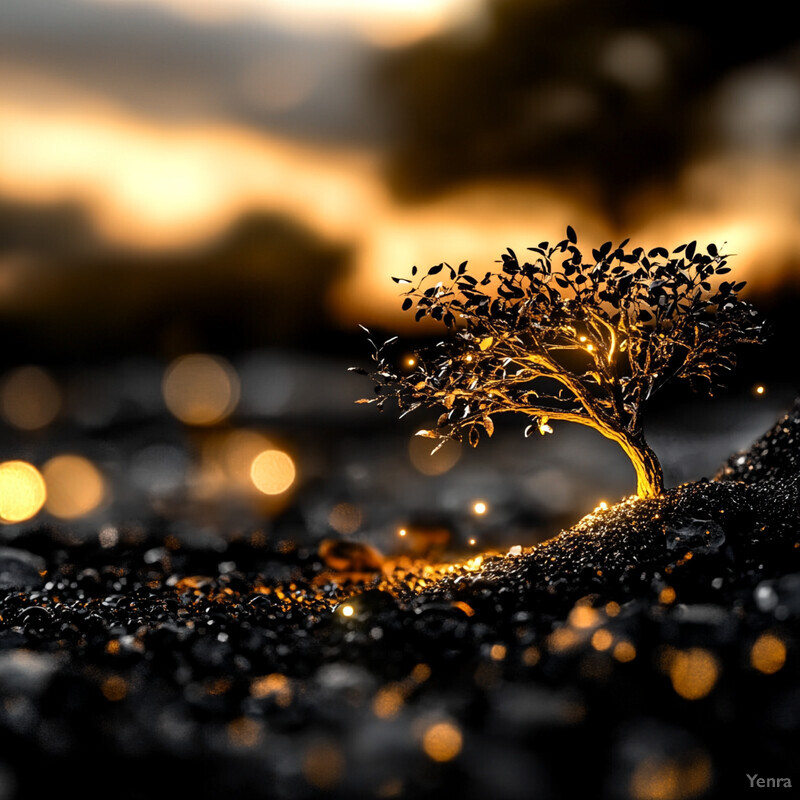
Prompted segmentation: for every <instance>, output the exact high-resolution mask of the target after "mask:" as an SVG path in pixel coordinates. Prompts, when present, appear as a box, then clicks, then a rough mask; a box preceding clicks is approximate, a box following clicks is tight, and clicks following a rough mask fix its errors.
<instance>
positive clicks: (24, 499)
mask: <svg viewBox="0 0 800 800" xmlns="http://www.w3.org/2000/svg"><path fill="white" fill-rule="evenodd" d="M46 498H47V487H46V485H45V482H44V478H42V475H41V473H40V472H39V470H38V469H36V467H34V466H33V465H32V464H28V462H27V461H6V462H4V463H2V464H0V522H5V523H14V522H23V521H24V520H26V519H30V518H31V517H34V516H36V514H38V513H39V511H40V510H41V508H42V506H43V505H44V502H45V500H46Z"/></svg>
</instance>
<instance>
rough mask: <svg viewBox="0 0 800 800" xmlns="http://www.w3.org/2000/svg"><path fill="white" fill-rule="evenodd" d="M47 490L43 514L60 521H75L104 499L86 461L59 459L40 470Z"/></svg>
mask: <svg viewBox="0 0 800 800" xmlns="http://www.w3.org/2000/svg"><path fill="white" fill-rule="evenodd" d="M42 476H43V478H44V482H45V485H46V486H47V499H46V501H45V504H44V505H45V510H46V511H48V512H49V513H50V514H52V515H53V516H54V517H59V518H60V519H77V518H79V517H83V516H85V515H86V514H89V513H91V512H92V511H94V510H95V509H97V508H98V507H99V506H100V505H101V504H102V502H103V500H104V499H105V496H106V483H105V480H104V479H103V476H102V474H101V473H100V471H99V470H98V469H97V467H95V465H94V464H92V462H91V461H89V460H88V459H86V458H83V456H78V455H70V454H67V455H59V456H55V457H54V458H51V459H50V460H49V461H48V462H47V463H46V464H45V465H44V466H43V467H42Z"/></svg>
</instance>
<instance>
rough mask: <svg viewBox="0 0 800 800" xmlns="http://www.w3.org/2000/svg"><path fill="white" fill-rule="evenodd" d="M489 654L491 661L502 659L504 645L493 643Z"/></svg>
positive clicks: (504, 651)
mask: <svg viewBox="0 0 800 800" xmlns="http://www.w3.org/2000/svg"><path fill="white" fill-rule="evenodd" d="M489 655H490V656H491V658H492V661H502V660H503V659H504V658H505V657H506V646H505V645H502V644H493V645H492V649H491V650H490V651H489Z"/></svg>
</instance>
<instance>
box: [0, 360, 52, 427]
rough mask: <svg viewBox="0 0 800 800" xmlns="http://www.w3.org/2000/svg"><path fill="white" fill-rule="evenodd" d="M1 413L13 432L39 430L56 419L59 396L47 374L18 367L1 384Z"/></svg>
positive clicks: (31, 367)
mask: <svg viewBox="0 0 800 800" xmlns="http://www.w3.org/2000/svg"><path fill="white" fill-rule="evenodd" d="M0 409H2V414H3V416H4V417H5V418H6V421H7V422H9V423H10V424H11V425H13V426H14V427H15V428H20V429H22V430H26V431H33V430H38V429H39V428H44V427H46V426H47V425H49V424H50V423H51V422H52V421H53V420H54V419H55V418H56V416H57V415H58V412H59V410H60V409H61V392H60V390H59V388H58V385H57V384H56V382H55V381H54V380H53V378H52V377H51V376H50V375H49V373H47V372H46V371H45V370H43V369H41V368H40V367H36V366H26V367H19V368H18V369H15V370H14V371H13V372H10V373H9V374H8V375H7V376H6V377H5V379H4V380H3V384H2V387H1V388H0Z"/></svg>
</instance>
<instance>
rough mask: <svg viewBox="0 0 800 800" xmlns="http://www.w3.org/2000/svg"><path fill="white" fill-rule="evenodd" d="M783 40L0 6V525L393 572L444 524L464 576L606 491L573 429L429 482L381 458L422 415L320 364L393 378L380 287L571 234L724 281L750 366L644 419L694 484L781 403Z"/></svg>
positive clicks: (416, 333)
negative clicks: (680, 261)
mask: <svg viewBox="0 0 800 800" xmlns="http://www.w3.org/2000/svg"><path fill="white" fill-rule="evenodd" d="M786 13H787V12H785V11H783V10H779V7H778V5H777V4H776V3H773V2H771V1H769V0H768V2H766V3H762V4H761V5H760V6H759V8H758V14H757V15H754V14H748V18H747V19H746V20H745V19H741V20H736V19H725V20H724V21H723V20H720V18H719V14H718V13H717V12H716V11H715V10H714V9H712V8H711V7H709V8H708V9H706V8H705V7H703V6H702V5H698V4H697V3H687V2H682V1H680V2H673V3H670V4H652V3H640V2H634V0H622V1H621V2H620V1H617V2H613V3H612V2H605V0H603V1H601V2H597V0H592V1H591V2H590V1H589V0H571V2H547V1H545V0H536V2H530V1H529V0H402V1H401V0H385V1H383V2H382V1H381V0H371V1H370V2H367V0H341V2H323V1H322V0H4V3H3V6H2V9H0V106H2V114H0V211H1V213H0V337H2V345H3V346H2V348H1V349H0V461H2V462H9V461H11V462H17V461H22V462H24V463H25V464H26V465H30V467H32V468H33V472H31V471H30V470H28V468H27V467H19V466H18V465H17V466H16V467H14V468H12V469H10V470H8V471H5V472H4V471H3V470H2V468H1V467H0V489H2V492H0V493H5V495H4V496H5V497H6V498H11V499H10V500H4V501H3V503H4V505H3V507H2V508H0V516H3V518H4V522H5V526H4V529H3V531H0V533H5V534H6V535H7V537H12V536H13V534H14V532H15V531H18V530H20V529H24V528H25V527H26V526H32V525H37V524H40V523H41V522H42V521H48V522H51V523H54V524H59V525H60V524H64V525H68V526H70V529H71V530H72V531H73V532H80V531H81V530H86V531H87V532H92V533H94V534H96V532H97V531H100V532H101V535H102V532H103V531H106V532H107V535H109V536H110V535H111V534H110V533H108V532H109V531H113V529H114V526H116V525H118V524H120V523H122V522H125V521H127V520H140V521H146V518H147V515H148V514H152V515H155V516H157V517H159V518H160V519H167V520H168V521H169V524H172V525H175V526H188V527H191V528H193V529H196V531H197V535H198V536H201V535H203V534H204V532H207V533H209V534H211V533H215V534H217V533H219V532H220V531H223V532H224V531H230V530H232V529H233V528H235V527H236V526H243V525H245V526H246V525H251V524H253V525H259V526H263V527H265V528H267V529H270V528H275V529H277V530H279V531H280V533H281V535H285V536H287V537H291V538H295V539H298V538H299V539H303V538H306V539H309V540H314V539H316V538H319V537H321V536H327V535H331V534H335V535H341V536H347V537H362V538H365V539H369V540H370V541H372V542H373V543H375V544H378V545H379V546H380V547H382V548H384V549H393V548H397V547H399V546H405V547H413V546H414V545H413V531H414V529H415V526H418V527H420V528H421V529H424V530H426V531H428V532H430V531H431V530H436V529H437V528H438V527H442V529H443V530H445V538H444V540H442V541H449V543H450V545H452V546H455V547H463V548H470V547H472V548H480V547H482V546H486V547H489V546H491V545H492V544H494V543H503V544H505V543H513V544H516V543H522V544H527V543H531V542H533V541H536V540H538V539H541V538H543V537H544V536H546V535H549V534H550V533H552V532H554V531H556V530H557V529H558V527H559V526H560V525H564V524H569V523H570V522H572V521H574V520H575V519H577V518H579V517H580V516H582V515H583V514H584V513H586V512H588V511H590V510H591V509H592V508H593V507H594V506H595V505H597V503H598V502H600V501H601V500H604V501H607V502H613V501H615V500H617V499H619V498H620V497H622V496H624V495H627V494H630V493H631V492H632V491H633V472H632V469H631V468H630V467H629V466H628V465H627V464H626V462H625V459H624V456H622V454H621V453H618V452H617V451H616V449H615V447H614V446H613V445H611V444H610V443H608V442H606V441H605V440H603V439H602V438H601V437H599V436H598V435H596V434H594V433H593V432H591V431H585V430H582V429H581V430H577V431H576V430H572V429H570V428H568V427H559V428H558V429H557V430H556V433H555V435H554V436H552V437H545V438H538V437H537V439H536V440H535V441H534V440H529V441H526V440H524V439H523V438H522V436H521V429H522V427H523V426H522V425H519V424H514V423H513V422H512V421H508V424H503V425H500V426H499V430H498V434H497V436H496V437H495V439H493V440H492V441H491V442H488V443H484V444H483V445H482V446H481V447H480V448H478V449H477V450H475V451H469V452H467V451H466V450H464V449H462V448H459V447H458V446H457V445H453V446H452V447H447V448H445V449H444V450H442V451H440V453H439V454H438V455H437V457H436V458H434V459H432V458H431V457H430V456H429V455H428V452H427V449H426V448H428V449H429V445H430V442H426V441H425V440H421V441H420V440H414V439H413V438H412V436H411V434H412V433H413V431H414V430H416V429H417V428H419V427H426V425H427V424H430V420H429V419H426V418H425V416H424V415H421V416H419V417H417V419H412V420H403V421H402V423H398V422H397V421H396V420H394V419H393V418H392V416H391V414H386V413H385V414H383V415H378V414H377V412H376V411H375V410H374V409H373V408H372V407H369V406H367V407H364V406H358V405H355V404H354V402H353V401H354V400H356V399H357V398H359V397H362V396H368V395H369V393H370V389H371V387H370V386H369V384H368V382H366V379H363V378H360V377H359V376H356V375H354V374H352V373H348V372H347V371H346V368H347V367H348V366H351V365H361V366H363V365H366V361H367V357H368V354H369V349H368V346H367V345H366V342H365V339H364V336H363V334H362V332H361V331H360V330H359V328H358V324H359V323H361V324H364V325H366V326H368V327H369V328H370V329H373V330H375V331H376V332H377V335H380V336H384V338H388V337H389V336H391V335H394V334H395V333H399V334H401V341H402V342H403V343H404V345H403V346H405V347H407V349H408V351H410V349H411V348H412V347H413V346H414V345H415V343H417V342H418V340H419V339H420V337H422V336H428V335H435V331H433V330H431V329H430V328H424V327H421V326H417V325H415V324H414V322H413V315H411V314H403V313H401V312H400V303H399V300H398V287H397V285H396V284H395V283H394V282H392V281H391V276H393V275H405V274H407V273H408V272H409V270H410V268H411V266H412V265H415V264H417V265H419V266H420V267H426V266H430V265H431V264H434V263H438V262H440V261H442V260H445V261H449V262H453V263H459V262H461V261H463V260H469V261H470V263H471V264H473V265H474V266H475V268H476V269H478V270H485V269H488V268H490V267H491V265H492V262H493V260H494V259H495V258H497V257H499V254H500V252H502V250H503V249H504V248H505V247H507V246H510V247H513V248H514V249H516V250H517V251H518V252H524V249H525V247H527V246H530V245H535V244H537V243H538V242H539V241H541V240H543V239H549V240H550V241H556V240H558V239H559V238H561V237H562V236H563V231H564V229H565V227H566V225H567V224H571V225H572V226H573V227H574V228H575V229H576V230H577V231H578V236H579V240H580V242H581V243H583V244H585V245H586V246H587V248H588V247H591V246H597V245H598V244H599V243H602V242H603V241H605V240H606V239H613V240H614V241H620V240H622V239H624V238H630V239H631V240H632V241H633V242H634V243H636V244H641V245H643V246H645V247H654V246H666V247H669V248H671V247H674V246H676V245H678V244H681V243H683V242H687V241H690V240H692V239H697V240H699V242H700V243H701V244H705V243H707V242H715V243H717V244H718V245H722V244H723V243H725V242H727V249H728V251H729V252H732V253H735V254H736V257H735V259H734V260H733V262H732V263H733V266H734V267H735V269H736V272H735V273H734V274H735V275H737V276H739V277H740V278H744V279H746V280H747V281H748V288H747V289H746V290H745V293H744V294H745V296H746V297H747V298H748V299H751V300H752V301H753V302H754V303H755V304H756V305H758V307H759V308H760V309H762V310H763V312H764V313H765V315H766V316H767V317H768V319H769V320H770V323H771V327H772V330H773V334H772V337H771V339H770V341H769V343H768V344H767V345H766V346H765V347H764V348H762V349H761V350H760V351H759V352H747V353H745V354H744V357H743V359H742V365H741V370H740V371H739V372H738V373H737V374H736V375H735V376H732V379H731V382H730V385H729V386H728V388H727V389H726V390H724V391H722V392H721V393H720V394H719V396H718V397H717V398H716V399H715V400H714V401H712V402H709V401H706V400H701V399H698V398H692V397H691V396H690V395H689V393H688V389H687V390H686V392H685V393H681V392H676V393H674V395H670V396H668V397H667V398H664V399H663V400H662V401H661V403H660V404H659V406H658V407H657V408H656V409H655V410H654V413H653V416H652V419H651V424H650V426H649V427H648V431H649V433H650V435H651V439H652V443H653V445H654V447H655V449H656V450H657V451H658V452H659V454H660V455H661V457H662V459H663V461H664V465H665V469H666V477H667V482H668V485H674V484H676V483H679V482H681V481H684V480H693V479H697V478H699V477H702V476H711V475H713V473H714V471H715V470H716V468H717V466H718V465H719V464H720V462H721V461H722V460H723V459H724V458H725V457H727V455H728V454H729V453H730V452H731V450H733V449H736V448H739V447H744V446H746V445H747V444H748V443H749V442H750V441H751V440H752V439H753V438H754V437H755V436H757V435H759V434H760V433H761V432H763V430H765V429H766V428H767V427H769V426H770V425H771V424H772V422H773V420H774V419H775V417H776V415H777V414H779V413H780V412H781V411H783V410H784V409H785V408H786V407H787V405H788V403H789V402H790V401H791V400H792V398H793V396H794V393H795V391H796V389H797V377H798V371H797V360H796V356H795V355H794V352H795V350H796V348H797V345H798V340H797V333H796V330H795V327H796V326H795V319H794V306H795V303H796V301H797V299H798V297H799V296H800V225H798V216H800V214H799V212H800V181H798V176H800V37H799V36H798V35H797V34H796V28H795V26H794V25H792V24H790V21H789V20H788V18H784V16H785V15H786ZM726 16H731V13H729V12H726ZM404 356H407V351H404V350H403V349H402V347H401V349H400V350H399V351H398V358H403V357H404ZM31 476H33V477H31ZM37 476H41V478H39V477H37ZM31 481H32V482H31ZM9 504H10V505H9ZM401 530H402V531H407V532H409V533H410V534H411V535H409V536H408V537H407V539H406V541H404V542H402V541H401V540H400V539H399V538H398V533H399V531H401ZM447 537H451V539H450V540H448V539H447ZM452 537H454V538H452ZM434 538H435V537H434ZM425 541H427V542H429V541H430V538H428V539H426V540H425ZM473 541H474V543H472V544H471V542H473ZM426 546H427V545H426Z"/></svg>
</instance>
